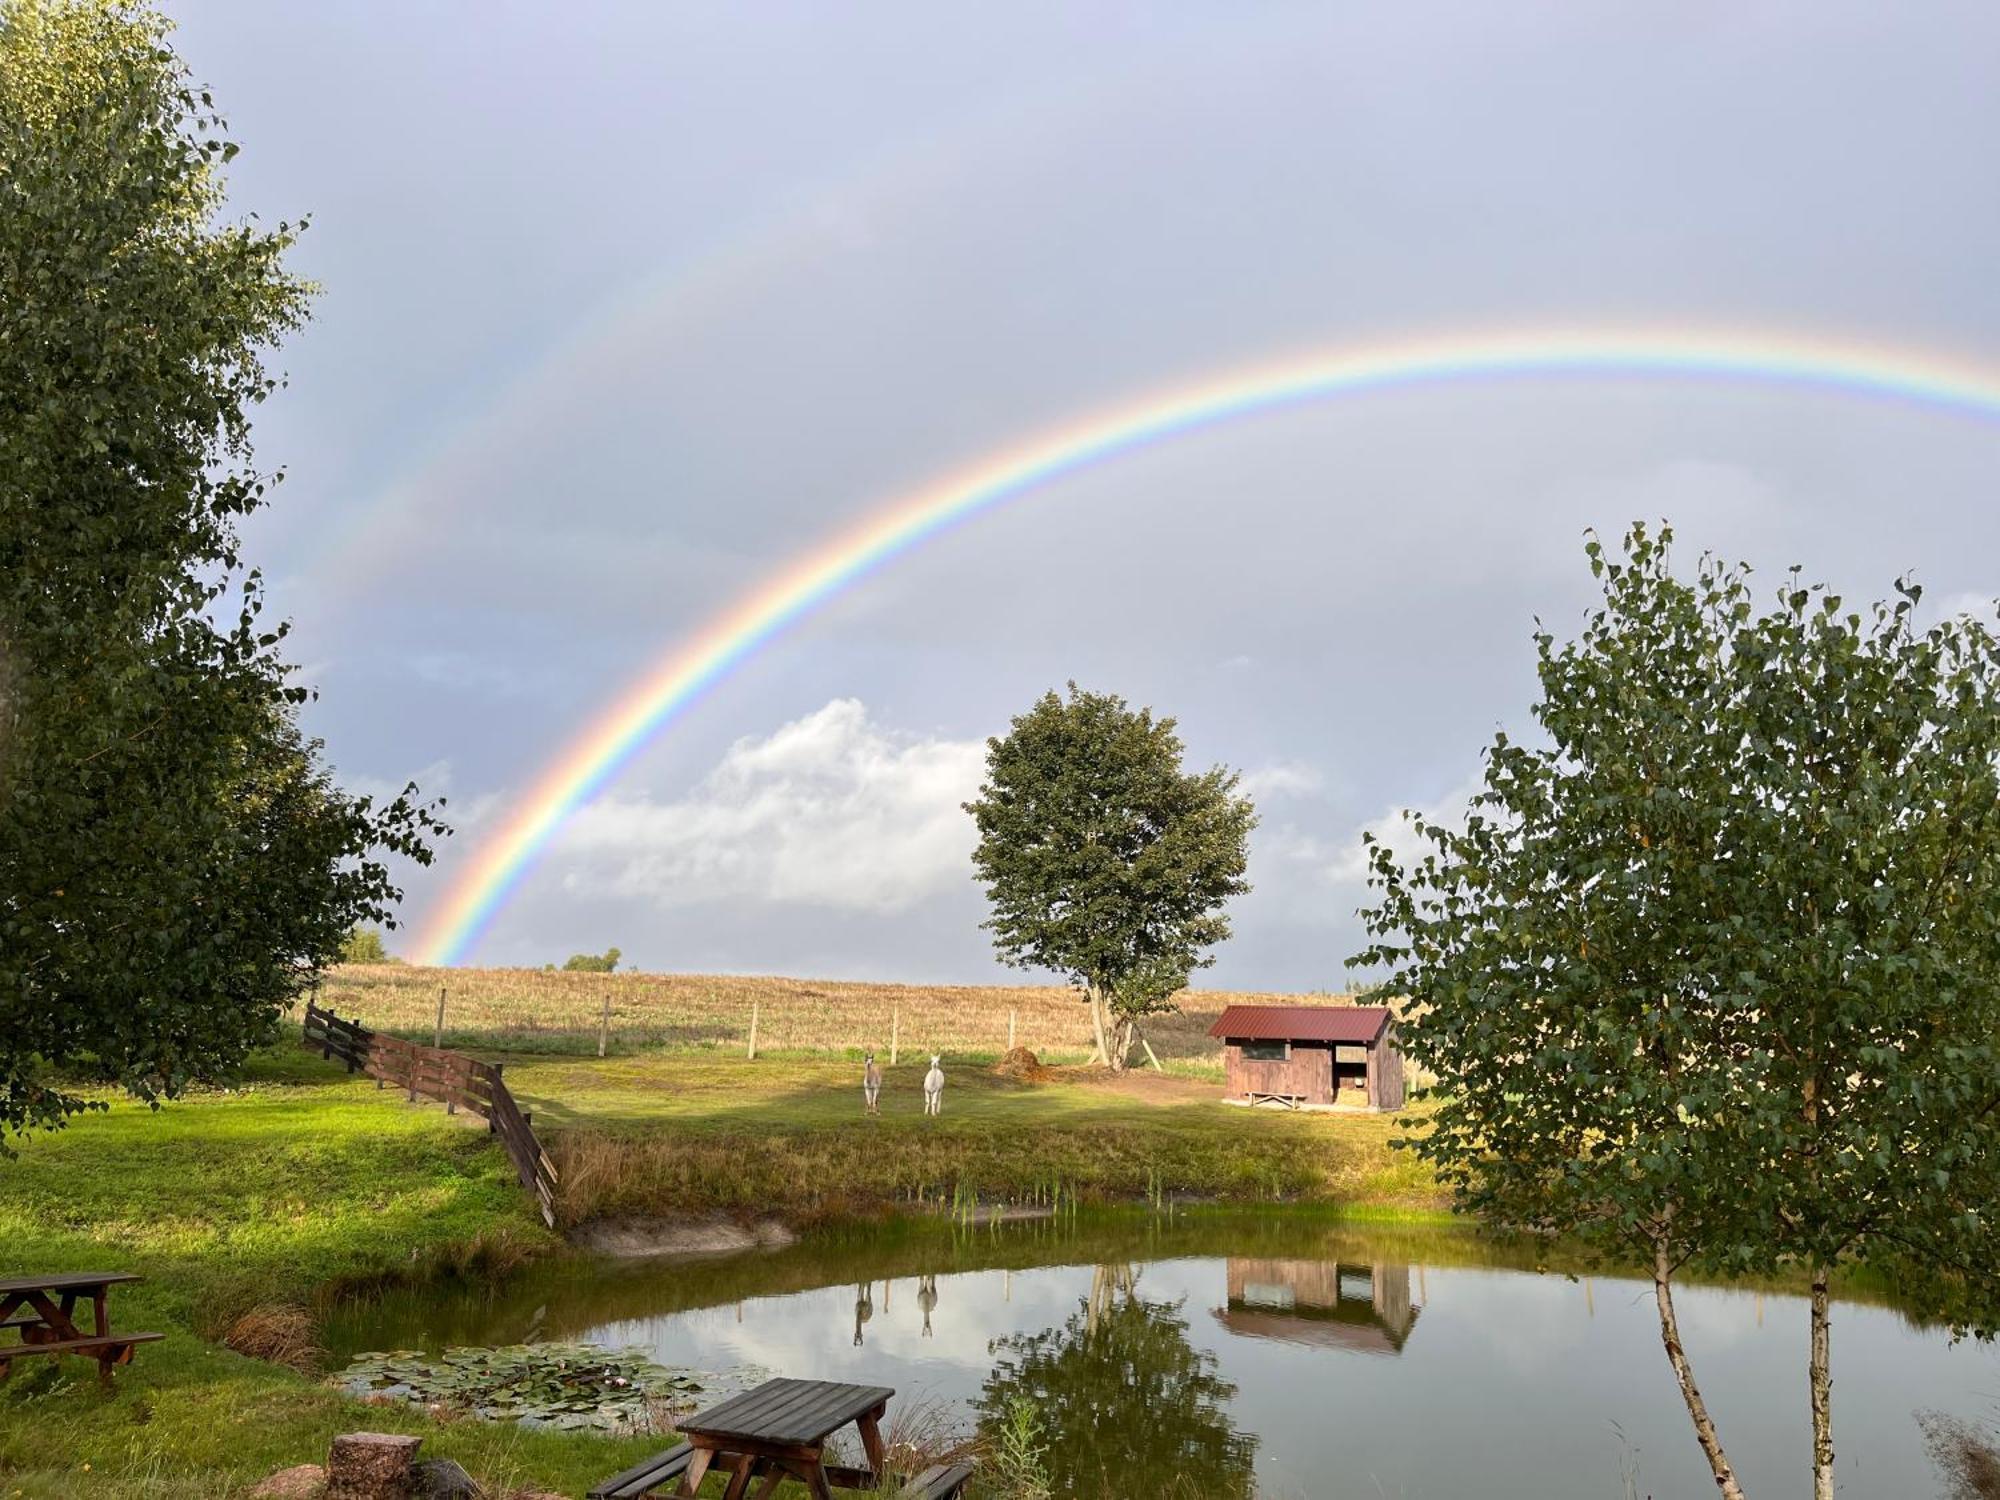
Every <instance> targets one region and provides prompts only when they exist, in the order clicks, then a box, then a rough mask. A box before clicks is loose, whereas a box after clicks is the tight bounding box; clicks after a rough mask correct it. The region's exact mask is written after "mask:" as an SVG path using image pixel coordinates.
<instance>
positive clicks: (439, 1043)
mask: <svg viewBox="0 0 2000 1500" xmlns="http://www.w3.org/2000/svg"><path fill="white" fill-rule="evenodd" d="M431 1045H432V1046H433V1047H438V1048H442V1047H443V1046H444V986H443V985H439V986H438V1018H437V1025H436V1026H435V1027H433V1028H432V1030H431Z"/></svg>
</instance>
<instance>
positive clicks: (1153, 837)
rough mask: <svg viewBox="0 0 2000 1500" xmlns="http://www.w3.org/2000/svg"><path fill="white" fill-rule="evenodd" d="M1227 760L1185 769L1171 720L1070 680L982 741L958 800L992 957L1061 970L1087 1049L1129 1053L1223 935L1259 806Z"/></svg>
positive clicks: (1114, 1060)
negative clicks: (1081, 1016)
mask: <svg viewBox="0 0 2000 1500" xmlns="http://www.w3.org/2000/svg"><path fill="white" fill-rule="evenodd" d="M1236 785H1237V777H1236V773H1235V772H1233V771H1229V770H1225V769H1224V768H1222V767H1220V766H1218V767H1215V768H1214V769H1212V770H1208V771H1202V772H1199V773H1190V772H1187V771H1184V770H1183V769H1182V768H1181V742H1180V737H1179V736H1178V735H1177V734H1175V732H1174V721H1173V720H1172V719H1157V720H1156V719H1154V717H1153V714H1152V710H1150V709H1139V710H1138V711H1136V712H1135V711H1133V710H1132V709H1130V708H1128V707H1126V705H1125V700H1124V699H1122V698H1118V697H1113V696H1111V695H1109V694H1104V693H1086V692H1082V691H1080V690H1079V689H1078V688H1077V685H1076V684H1075V683H1073V682H1072V683H1071V684H1070V685H1069V697H1068V698H1067V699H1064V698H1063V697H1061V696H1059V695H1058V694H1055V693H1048V694H1046V695H1044V696H1043V697H1042V698H1041V700H1040V701H1039V702H1037V703H1036V704H1035V706H1034V707H1033V708H1031V709H1029V710H1028V712H1026V713H1025V714H1022V715H1021V716H1020V717H1018V718H1017V719H1015V720H1014V721H1013V728H1012V729H1011V730H1010V731H1009V733H1008V734H1007V735H1006V736H1005V737H1004V738H995V739H990V740H988V741H987V742H986V781H985V784H984V785H983V786H981V787H980V789H979V797H978V800H977V801H973V802H968V803H966V804H965V810H966V811H967V812H969V813H971V814H972V817H973V821H974V822H975V823H976V824H977V825H978V829H979V845H978V848H977V849H976V850H974V852H973V856H972V862H973V866H974V868H975V869H976V870H977V871H978V874H979V879H980V880H981V881H982V882H983V883H984V884H985V886H986V894H987V898H988V901H989V902H990V904H991V907H992V916H991V917H990V918H989V919H988V920H987V922H986V923H985V926H986V928H987V929H988V930H989V931H990V932H992V934H993V943H994V946H995V947H996V948H997V949H999V951H1000V955H1001V958H1002V959H1003V960H1004V961H1005V962H1007V963H1009V964H1012V965H1014V966H1015V967H1017V968H1044V969H1054V970H1056V971H1058V972H1059V973H1063V974H1066V975H1067V976H1068V977H1069V979H1070V981H1071V982H1072V983H1073V984H1075V985H1076V986H1077V987H1078V988H1079V989H1080V990H1081V991H1082V992H1083V996H1084V999H1085V1001H1086V1003H1087V1004H1088V1005H1089V1006H1090V1019H1091V1025H1092V1028H1093V1030H1094V1031H1095V1033H1096V1036H1097V1049H1098V1054H1099V1056H1100V1057H1102V1058H1103V1059H1104V1060H1105V1061H1106V1062H1108V1063H1109V1064H1110V1066H1111V1067H1112V1068H1114V1069H1122V1068H1123V1067H1124V1066H1125V1061H1126V1058H1127V1056H1128V1055H1129V1054H1130V1052H1131V1049H1132V1044H1133V1042H1134V1040H1135V1039H1136V1037H1137V1035H1138V1026H1139V1022H1140V1019H1141V1018H1142V1017H1144V1016H1147V1015H1151V1014H1153V1013H1155V1012H1158V1011H1166V1010H1172V1009H1173V1008H1174V996H1175V995H1176V994H1178V993H1179V992H1180V991H1181V990H1183V989H1185V988H1186V987H1187V983H1188V979H1189V977H1190V975H1192V974H1193V972H1194V971H1195V970H1196V969H1198V968H1206V967H1207V966H1208V965H1210V964H1212V963H1213V962H1214V961H1215V960H1214V957H1213V956H1212V955H1211V954H1209V953H1208V951H1207V950H1208V949H1210V948H1213V947H1214V946H1215V945H1216V944H1217V943H1220V942H1222V941H1223V940H1224V939H1226V938H1227V937H1228V936H1229V920H1228V918H1227V917H1226V916H1225V915H1224V914H1223V906H1224V904H1225V903H1226V902H1227V901H1228V900H1229V898H1230V897H1232V896H1240V895H1242V894H1243V893H1244V892H1245V891H1247V890H1249V889H1250V886H1249V883H1248V882H1247V881H1246V880H1245V879H1244V878H1243V876H1244V871H1245V869H1246V868H1247V866H1248V861H1249V852H1248V851H1249V840H1250V830H1251V829H1252V828H1253V827H1255V826H1256V821H1257V819H1256V814H1255V812H1254V811H1253V810H1252V808H1251V806H1250V803H1249V800H1248V799H1247V798H1244V797H1240V796H1238V795H1237V792H1236Z"/></svg>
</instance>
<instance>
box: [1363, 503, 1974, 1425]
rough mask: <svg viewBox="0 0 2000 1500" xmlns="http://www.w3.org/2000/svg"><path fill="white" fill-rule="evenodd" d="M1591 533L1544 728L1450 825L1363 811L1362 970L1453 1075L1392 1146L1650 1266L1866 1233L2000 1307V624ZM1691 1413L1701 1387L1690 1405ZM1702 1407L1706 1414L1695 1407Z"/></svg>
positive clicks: (1739, 1265) (1946, 1306) (1918, 1290)
mask: <svg viewBox="0 0 2000 1500" xmlns="http://www.w3.org/2000/svg"><path fill="white" fill-rule="evenodd" d="M1670 540H1671V533H1670V532H1669V531H1666V530H1664V529H1663V530H1662V531H1661V532H1660V533H1659V534H1658V535H1657V536H1655V535H1652V534H1650V533H1649V532H1648V531H1647V530H1646V529H1645V528H1643V527H1638V528H1634V530H1633V531H1632V532H1631V533H1630V535H1629V536H1628V537H1627V539H1626V543H1625V557H1624V560H1623V561H1617V560H1611V559H1607V558H1606V556H1605V555H1604V552H1603V550H1602V548H1601V547H1600V545H1599V544H1598V542H1597V541H1596V540H1595V539H1593V540H1592V541H1591V542H1590V543H1589V545H1588V547H1587V548H1586V551H1587V553H1588V556H1589V558H1590V564H1591V568H1592V571H1593V573H1594V574H1595V575H1596V576H1597V577H1598V578H1599V579H1600V581H1601V584H1602V587H1603V594H1604V603H1603V606H1602V608H1600V609H1598V610H1596V611H1594V612H1593V614H1592V615H1591V616H1590V618H1589V620H1588V622H1587V624H1586V627H1585V629H1584V631H1583V634H1582V636H1581V638H1580V639H1579V640H1577V641H1574V642H1571V643H1567V644H1561V645H1559V644H1557V642H1556V641H1555V640H1554V638H1553V637H1552V636H1550V635H1549V634H1547V633H1542V634H1540V635H1538V636H1537V653H1538V665H1539V675H1540V680H1541V688H1542V695H1541V700H1540V702H1539V703H1538V704H1537V705H1536V707H1535V717H1536V720H1537V722H1538V723H1539V724H1540V725H1541V728H1542V730H1543V731H1544V733H1545V735H1546V740H1547V743H1546V744H1543V745H1539V746H1529V745H1522V744H1516V743H1514V742H1513V741H1512V740H1510V739H1509V738H1508V737H1507V736H1506V735H1504V734H1502V735H1500V736H1499V737H1498V738H1496V740H1495V741H1494V743H1493V745H1492V746H1491V747H1490V748H1489V749H1488V751H1487V752H1486V769H1485V778H1484V788H1483V791H1482V792H1481V793H1480V794H1479V795H1478V796H1477V797H1476V798H1475V799H1474V802H1473V806H1472V809H1471V811H1470V814H1469V816H1468V817H1467V819H1466V820H1465V823H1464V826H1463V827H1462V828H1461V827H1452V826H1446V825H1443V824H1437V823H1433V822H1429V821H1426V820H1425V819H1422V818H1415V819H1413V823H1414V827H1415V831H1416V833H1417V835H1418V837H1419V838H1420V840H1421V843H1422V852H1421V853H1420V854H1419V855H1417V856H1416V857H1415V858H1413V859H1412V860H1410V861H1409V862H1408V863H1407V864H1406V863H1405V862H1404V861H1403V860H1401V859H1399V858H1398V857H1397V854H1396V853H1395V851H1394V850H1393V849H1392V848H1390V847H1389V846H1388V845H1386V844H1383V843H1380V842H1375V841H1371V849H1370V858H1371V861H1372V869H1373V874H1372V883H1373V885H1374V886H1375V888H1376V890H1377V891H1378V892H1379V897H1380V899H1379V902H1378V904H1377V905H1376V906H1375V907H1374V908H1373V910H1372V911H1370V912H1368V913H1366V914H1365V915H1366V918H1367V921H1368V924H1369V928H1370V931H1371V933H1372V934H1373V935H1374V936H1375V938H1376V942H1375V944H1374V946H1373V947H1371V948H1370V949H1369V950H1368V951H1367V952H1366V953H1364V954H1362V955H1360V958H1359V960H1358V961H1360V962H1366V963H1369V964H1372V965H1376V966H1380V967H1381V968H1383V969H1385V970H1386V971H1387V973H1388V979H1389V983H1390V985H1391V987H1392V988H1393V989H1395V990H1396V991H1398V992H1400V993H1402V994H1403V995H1406V996H1407V997H1408V1000H1409V1008H1408V1019H1407V1021H1406V1023H1405V1026H1404V1045H1405V1047H1406V1049H1407V1050H1408V1052H1409V1054H1410V1056H1411V1057H1412V1058H1414V1059H1415V1060H1416V1061H1417V1062H1418V1063H1420V1064H1421V1065H1423V1066H1425V1067H1428V1068H1430V1069H1432V1070H1433V1071H1435V1072H1436V1073H1437V1075H1438V1076H1439V1078H1440V1079H1441V1080H1442V1082H1443V1087H1444V1093H1443V1099H1442V1102H1441V1103H1440V1105H1439V1107H1438V1109H1437V1112H1436V1115H1435V1117H1434V1119H1433V1120H1432V1122H1431V1127H1430V1129H1429V1130H1428V1131H1427V1132H1426V1133H1424V1134H1423V1135H1421V1136H1418V1137H1417V1138H1416V1139H1414V1140H1413V1141H1412V1142H1410V1144H1411V1145H1412V1146H1413V1147H1414V1149H1415V1150H1416V1151H1417V1152H1418V1153H1419V1154H1420V1155H1422V1156H1423V1157H1425V1158H1427V1159H1428V1160H1430V1161H1431V1162H1433V1163H1434V1164H1435V1165H1436V1167H1437V1169H1438V1172H1439V1175H1440V1177H1441V1178H1442V1179H1443V1180H1445V1181H1446V1182H1448V1183H1450V1184H1451V1185H1452V1187H1453V1189H1454V1191H1455V1193H1456V1196H1457V1198H1458V1201H1459V1203H1460V1204H1461V1205H1462V1206H1463V1207H1466V1208H1469V1209H1473V1210H1477V1211H1478V1212H1481V1213H1483V1214H1485V1215H1487V1216H1489V1217H1490V1218H1492V1219H1494V1220H1497V1221H1499V1222H1502V1223H1505V1224H1509V1225H1516V1226H1523V1227H1528V1228H1533V1229H1539V1230H1547V1231H1558V1232H1571V1233H1576V1234H1579V1235H1583V1236H1586V1237H1589V1238H1592V1239H1595V1240H1597V1241H1599V1242H1611V1243H1616V1244H1618V1245H1619V1246H1621V1247H1622V1248H1627V1249H1630V1250H1634V1251H1637V1252H1638V1253H1639V1254H1640V1255H1642V1256H1643V1257H1644V1258H1645V1259H1647V1260H1649V1261H1652V1262H1654V1263H1655V1264H1656V1265H1658V1266H1659V1267H1661V1269H1662V1272H1663V1274H1670V1273H1671V1272H1672V1271H1673V1270H1674V1269H1677V1268H1678V1267H1680V1266H1682V1265H1685V1264H1689V1263H1692V1264H1695V1265H1699V1266H1703V1267H1706V1268H1709V1269H1713V1270H1720V1271H1732V1272H1736V1271H1768V1270H1773V1269H1777V1268H1789V1267H1797V1268H1802V1269H1805V1270H1808V1271H1810V1272H1812V1273H1813V1274H1815V1275H1818V1274H1821V1273H1823V1272H1824V1271H1826V1270H1828V1269H1830V1268H1831V1267H1833V1266H1835V1265H1836V1264H1838V1263H1839V1262H1841V1261H1843V1260H1848V1259H1854V1258H1865V1259H1868V1260H1871V1261H1874V1262H1876V1263H1877V1264H1878V1265H1882V1266H1885V1267H1888V1268H1890V1269H1892V1270H1893V1271H1894V1273H1895V1274H1896V1275H1897V1277H1898V1280H1899V1282H1901V1284H1903V1285H1904V1286H1905V1287H1906V1288H1907V1289H1908V1290H1909V1291H1911V1292H1912V1293H1913V1294H1916V1295H1919V1296H1920V1298H1921V1300H1922V1302H1923V1303H1924V1304H1925V1305H1927V1306H1928V1307H1929V1308H1930V1309H1931V1310H1933V1311H1937V1312H1941V1313H1943V1314H1945V1315H1946V1316H1949V1317H1951V1318H1953V1319H1955V1320H1957V1321H1958V1322H1959V1323H1960V1324H1961V1325H1963V1326H1968V1327H1971V1328H1975V1329H1978V1330H1981V1331H1987V1332H1990V1331H1991V1330H1992V1329H1993V1328H1994V1326H1995V1324H1996V1321H2000V1281H1997V1280H1996V1270H1995V1268H1996V1267H2000V1244H1996V1238H1995V1233H1994V1225H1995V1220H1994V1216H1993V1214H1992V1204H1993V1202H1994V1201H1995V1195H1996V1190H2000V774H1996V766H2000V692H1996V689H2000V644H1996V641H1995V638H1994V635H1993V633H1992V632H1991V630H1989V629H1988V627H1987V626H1986V625H1984V624H1981V623H1979V622H1977V621H1974V620H1971V619H1966V618H1953V619H1948V620H1946V621H1944V622H1942V623H1940V624H1938V625H1936V626H1933V627H1932V628H1930V629H1928V630H1922V631H1920V630H1919V629H1918V628H1917V627H1916V625H1915V624H1914V622H1913V613H1914V610H1915V607H1916V605H1917V602H1918V597H1919V591H1918V590H1917V588H1916V587H1915V586H1914V585H1911V584H1908V583H1905V582H1899V583H1898V584H1897V586H1896V590H1895V597H1894V599H1893V600H1892V601H1891V602H1889V603H1887V604H1880V605H1876V606H1874V607H1872V608H1870V609H1867V610H1865V611H1858V612H1844V611H1843V610H1842V606H1841V600H1840V599H1839V598H1838V597H1837V596H1835V595H1832V594H1830V593H1828V592H1827V591H1826V590H1825V589H1824V588H1822V587H1807V586H1804V585H1802V584H1801V582H1800V580H1799V577H1798V573H1797V570H1794V571H1793V572H1792V574H1791V575H1790V577H1789V578H1788V580H1787V582H1786V584H1785V586H1784V587H1783V588H1782V589H1781V590H1780V592H1779V595H1778V598H1777V600H1776V603H1775V606H1774V607H1773V608H1771V609H1769V610H1767V611H1764V612H1759V610H1758V609H1757V608H1756V607H1755V605H1754V603H1753V599H1752V596H1751V592H1750V589H1749V587H1748V583H1747V581H1746V574H1745V570H1743V569H1742V568H1731V567H1725V566H1723V565H1721V564H1719V563H1718V562H1716V561H1715V560H1713V559H1710V558H1704V559H1703V560H1702V561H1701V563H1700V565H1699V567H1698V568H1697V570H1696V573H1695V576H1694V578H1693V579H1692V580H1691V581H1685V582H1684V581H1682V580H1680V579H1677V578H1676V577H1675V576H1674V575H1673V573H1672V571H1671V568H1670V566H1669V557H1668V546H1669V542H1670ZM1690 1405H1691V1409H1692V1406H1693V1403H1690ZM1702 1420H1703V1419H1702V1417H1701V1416H1700V1415H1699V1414H1697V1426H1699V1425H1700V1424H1701V1422H1702Z"/></svg>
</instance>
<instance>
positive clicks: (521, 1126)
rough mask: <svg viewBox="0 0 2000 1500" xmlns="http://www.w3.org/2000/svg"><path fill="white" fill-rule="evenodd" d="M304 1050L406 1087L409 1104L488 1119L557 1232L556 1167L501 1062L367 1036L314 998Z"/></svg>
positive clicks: (377, 1082)
mask: <svg viewBox="0 0 2000 1500" xmlns="http://www.w3.org/2000/svg"><path fill="white" fill-rule="evenodd" d="M305 1046H306V1050H307V1051H308V1052H317V1053H319V1055H320V1056H321V1057H324V1058H326V1059H328V1060H329V1061H331V1062H340V1063H345V1064H346V1065H347V1071H348V1072H350V1073H366V1074H367V1075H368V1076H369V1077H370V1078H372V1079H374V1080H375V1087H377V1088H384V1087H388V1086H390V1085H394V1086H395V1087H396V1088H399V1089H403V1090H406V1091H407V1092H408V1093H409V1096H410V1102H411V1103H415V1102H416V1101H417V1100H418V1099H419V1098H424V1099H439V1100H442V1101H443V1102H444V1107H445V1109H446V1110H447V1111H448V1112H450V1113H452V1114H456V1113H457V1112H458V1110H459V1107H460V1106H461V1105H462V1106H463V1107H465V1108H466V1109H469V1110H471V1111H472V1112H473V1113H474V1114H476V1115H478V1116H479V1117H480V1118H481V1119H483V1120H485V1121H486V1128H487V1129H488V1130H489V1131H491V1132H492V1133H493V1134H494V1135H497V1136H498V1137H500V1143H501V1144H502V1145H503V1146H505V1147H506V1148H507V1155H508V1157H509V1158H510V1159H512V1161H513V1163H514V1172H515V1175H516V1176H518V1177H519V1178H520V1179H521V1186H522V1187H523V1188H525V1189H527V1191H528V1192H529V1193H531V1194H533V1195H534V1199H535V1202H536V1204H537V1206H538V1207H540V1209H541V1211H542V1219H543V1221H544V1222H546V1223H547V1224H548V1225H549V1227H550V1228H552V1229H553V1228H554V1227H555V1222H556V1168H555V1163H554V1162H552V1161H550V1160H549V1154H548V1153H547V1152H546V1151H544V1150H543V1149H542V1143H541V1142H540V1141H538V1140H536V1139H535V1132H534V1130H533V1128H532V1126H531V1123H530V1122H531V1120H532V1116H531V1114H530V1113H529V1111H527V1110H524V1109H522V1108H521V1106H520V1105H519V1104H518V1103H516V1102H515V1099H514V1095H513V1093H512V1092H511V1091H509V1089H508V1087H507V1085H506V1083H505V1081H504V1080H503V1079H502V1078H501V1076H500V1069H501V1065H500V1064H499V1063H488V1062H480V1061H479V1060H478V1059H477V1058H472V1057H467V1056H466V1055H465V1054H464V1053H463V1052H453V1051H452V1050H451V1049H450V1048H448V1047H426V1046H424V1045H423V1044H422V1043H420V1042H406V1041H404V1040H403V1039H402V1038H401V1037H399V1036H390V1035H388V1034H387V1033H385V1032H380V1031H370V1030H369V1029H368V1028H367V1027H366V1026H363V1025H362V1024H361V1022H360V1021H359V1020H352V1021H343V1020H342V1019H341V1018H340V1017H339V1016H336V1015H335V1014H333V1012H332V1011H326V1010H321V1009H320V1008H319V1005H318V1003H317V1002H315V1001H311V1000H308V1001H307V1002H306V1015H305Z"/></svg>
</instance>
